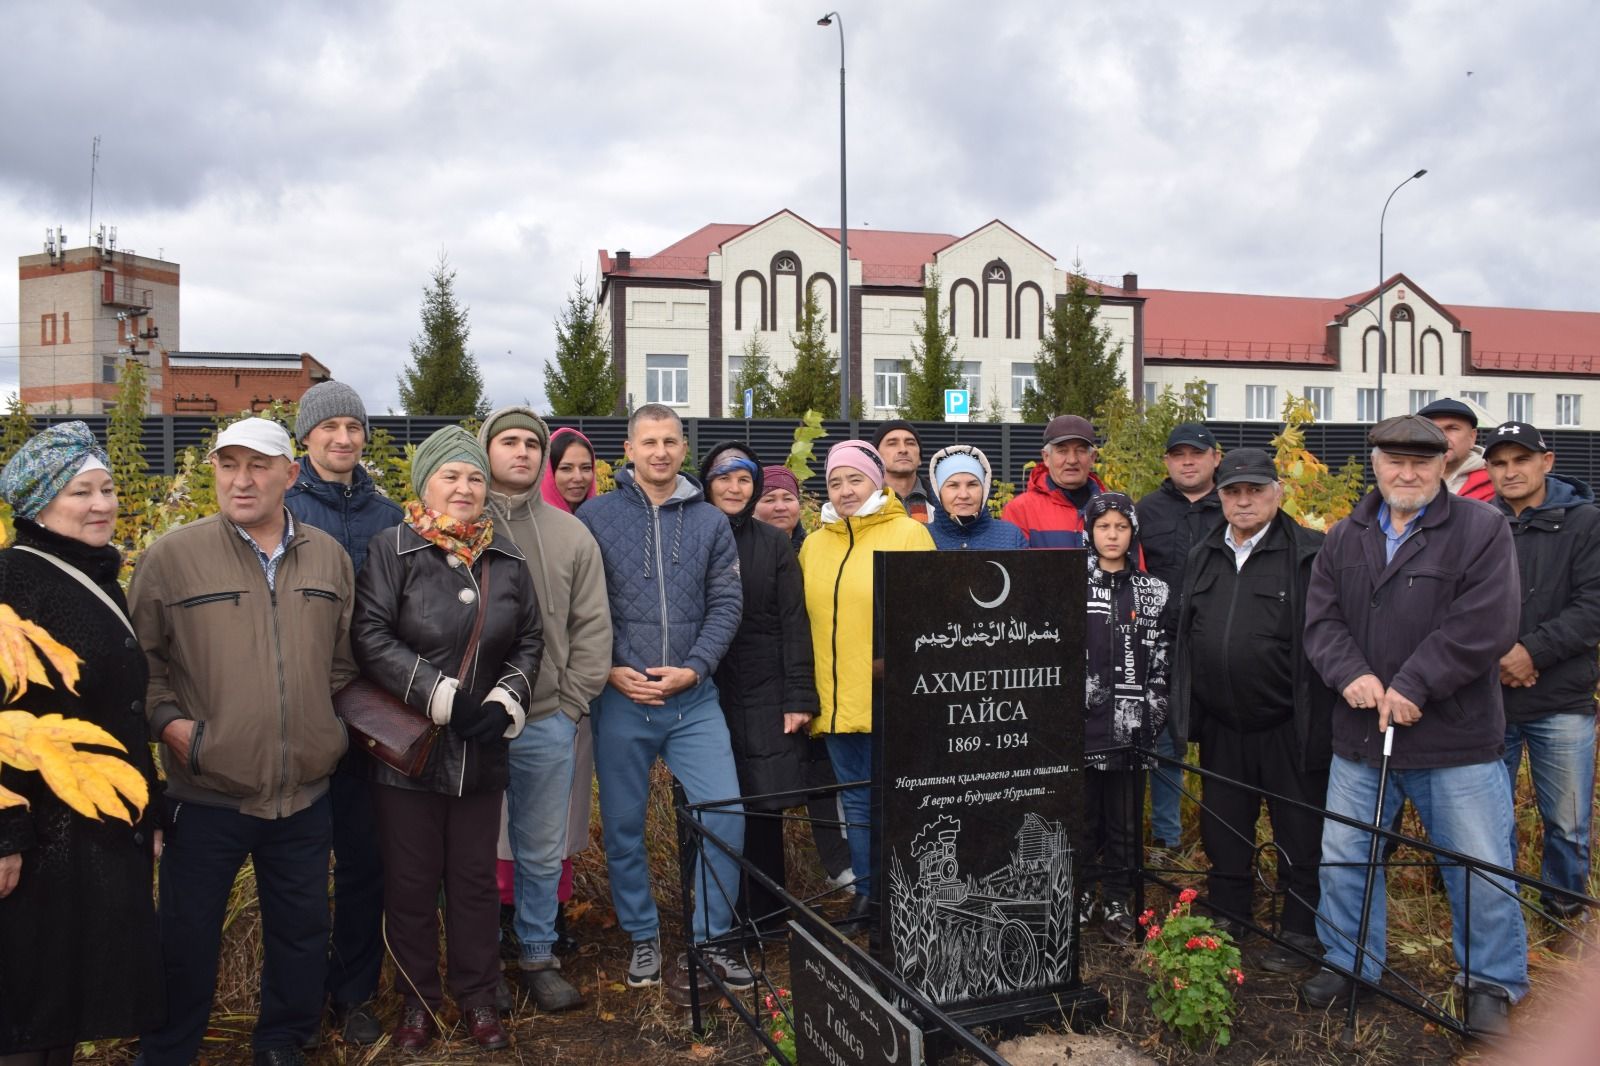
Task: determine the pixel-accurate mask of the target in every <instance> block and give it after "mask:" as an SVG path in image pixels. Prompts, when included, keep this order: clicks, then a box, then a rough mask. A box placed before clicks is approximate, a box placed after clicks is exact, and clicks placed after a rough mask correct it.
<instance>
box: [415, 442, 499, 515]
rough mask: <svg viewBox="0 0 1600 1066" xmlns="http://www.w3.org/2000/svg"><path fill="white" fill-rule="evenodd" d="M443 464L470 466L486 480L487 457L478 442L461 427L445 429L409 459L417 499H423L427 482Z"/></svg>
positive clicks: (487, 470)
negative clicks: (468, 464) (469, 464)
mask: <svg viewBox="0 0 1600 1066" xmlns="http://www.w3.org/2000/svg"><path fill="white" fill-rule="evenodd" d="M446 463H471V464H472V465H473V466H475V467H477V468H478V469H479V470H481V471H483V476H484V477H488V476H489V456H488V455H487V454H486V453H485V452H484V450H483V445H481V444H479V443H478V438H477V437H474V436H473V435H472V434H471V433H468V432H467V431H466V430H464V429H462V428H461V427H460V426H446V427H444V428H443V429H441V430H438V431H437V432H435V433H434V434H433V435H432V436H430V437H429V438H428V439H427V440H425V441H423V442H422V443H421V444H419V445H417V453H416V454H415V455H414V456H412V457H411V491H413V492H415V493H416V494H417V499H419V500H420V499H421V498H422V490H423V488H424V487H425V486H426V485H427V484H428V479H429V478H431V477H433V475H434V474H435V473H436V472H437V471H438V469H439V468H440V467H441V466H443V465H444V464H446Z"/></svg>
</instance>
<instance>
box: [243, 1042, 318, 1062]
mask: <svg viewBox="0 0 1600 1066" xmlns="http://www.w3.org/2000/svg"><path fill="white" fill-rule="evenodd" d="M250 1059H251V1061H252V1062H254V1063H255V1066H305V1062H306V1057H305V1055H304V1054H302V1053H301V1051H300V1049H299V1048H297V1047H294V1046H293V1045H288V1046H285V1047H267V1048H256V1049H255V1051H254V1052H252V1053H251V1056H250Z"/></svg>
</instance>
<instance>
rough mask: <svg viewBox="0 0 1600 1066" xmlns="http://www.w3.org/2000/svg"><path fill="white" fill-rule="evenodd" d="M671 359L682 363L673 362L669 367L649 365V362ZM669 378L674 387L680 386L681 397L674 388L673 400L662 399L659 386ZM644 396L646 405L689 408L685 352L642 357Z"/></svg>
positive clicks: (687, 362) (687, 364) (687, 367)
mask: <svg viewBox="0 0 1600 1066" xmlns="http://www.w3.org/2000/svg"><path fill="white" fill-rule="evenodd" d="M655 359H671V360H680V359H681V360H682V363H678V362H673V363H671V364H670V365H655V366H652V365H651V360H655ZM669 378H670V380H671V381H672V383H673V385H674V386H677V385H681V386H682V387H683V391H682V393H681V396H680V395H679V394H678V392H677V389H676V387H675V388H674V389H673V398H666V397H663V396H662V394H661V392H662V390H661V385H662V384H663V382H665V381H667V380H668V379H669ZM644 395H645V402H646V403H659V404H664V405H666V406H667V407H688V406H689V356H688V353H686V352H651V353H648V354H646V355H645V357H644Z"/></svg>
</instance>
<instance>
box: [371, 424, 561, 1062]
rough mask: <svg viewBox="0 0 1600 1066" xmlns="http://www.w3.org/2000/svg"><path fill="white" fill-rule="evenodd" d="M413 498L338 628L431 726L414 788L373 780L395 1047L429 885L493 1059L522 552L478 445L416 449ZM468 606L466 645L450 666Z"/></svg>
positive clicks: (434, 972) (530, 674)
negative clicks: (498, 509) (503, 811)
mask: <svg viewBox="0 0 1600 1066" xmlns="http://www.w3.org/2000/svg"><path fill="white" fill-rule="evenodd" d="M411 485H412V488H413V489H415V490H416V493H417V499H414V500H410V501H408V502H407V503H406V505H405V521H403V522H402V523H401V524H400V525H398V526H395V527H394V528H393V529H388V530H384V531H383V532H382V533H379V534H378V535H377V536H375V537H373V538H372V541H371V543H370V546H369V547H368V549H367V561H366V564H365V565H364V566H362V568H361V575H360V577H359V578H358V579H357V582H356V607H355V614H354V617H353V618H352V619H351V622H350V642H351V645H352V646H353V648H354V649H355V653H356V660H357V661H358V662H359V663H360V664H361V670H362V672H363V673H364V674H365V675H366V676H367V678H369V679H370V680H371V681H373V682H375V683H376V684H378V685H380V686H382V687H383V688H384V689H386V690H387V691H388V692H390V693H391V694H393V695H394V696H396V697H397V698H399V699H402V700H404V701H405V702H406V703H407V704H408V705H409V706H410V707H411V708H412V709H413V710H414V711H416V712H417V713H418V714H420V715H426V716H427V717H429V718H431V719H432V721H433V722H434V724H435V725H438V726H441V727H443V728H442V729H441V730H440V733H439V737H438V740H437V742H436V743H435V745H434V748H433V751H432V753H431V754H430V755H429V756H428V761H427V764H426V765H425V766H424V767H423V769H422V771H421V773H420V774H418V775H417V776H416V777H407V776H405V775H404V774H402V773H400V772H399V771H397V770H395V769H393V768H392V767H390V766H388V765H387V764H384V763H376V762H375V766H374V771H373V801H374V806H375V807H376V808H377V812H378V837H379V845H380V847H381V848H382V851H383V877H384V900H383V906H384V919H385V923H386V931H387V934H388V941H389V949H390V951H391V953H392V954H393V955H394V958H395V962H396V964H397V965H398V967H399V974H398V976H397V977H396V979H395V985H396V987H397V988H398V990H399V992H400V995H401V998H402V999H403V1000H404V1004H405V1005H404V1009H403V1010H402V1011H401V1015H400V1024H399V1025H398V1026H397V1027H396V1028H395V1031H394V1046H395V1047H397V1048H400V1049H402V1050H411V1051H415V1050H419V1049H421V1048H424V1047H426V1046H427V1045H428V1044H430V1043H431V1042H432V1041H433V1037H434V1036H435V1034H436V1032H437V1027H436V1023H437V1019H438V1014H439V1008H440V1006H441V1005H442V1003H443V999H444V991H443V987H442V985H441V984H440V981H439V932H438V920H437V909H438V899H439V889H440V887H441V885H442V886H443V888H444V897H445V919H444V924H445V940H446V942H447V944H448V950H449V958H448V968H449V971H450V991H451V994H452V996H453V997H454V998H455V1001H456V1006H457V1007H458V1008H460V1010H461V1018H462V1022H463V1024H465V1025H466V1027H467V1029H468V1033H469V1036H470V1037H471V1039H472V1040H473V1041H474V1042H476V1043H477V1044H478V1046H479V1047H482V1048H484V1049H485V1050H497V1049H499V1048H503V1047H506V1046H507V1045H508V1044H509V1042H510V1041H509V1039H508V1038H507V1036H506V1033H505V1029H504V1027H503V1026H502V1025H501V1024H500V1018H499V1015H498V1014H497V1012H496V1010H495V987H496V985H498V984H499V980H500V958H499V947H498V944H499V939H500V900H499V894H498V892H497V890H496V887H495V845H496V843H497V842H498V837H499V831H500V804H501V800H502V797H503V796H504V794H505V789H506V782H507V780H508V777H509V758H508V745H509V741H510V739H511V738H512V737H514V736H516V735H517V734H518V733H520V732H521V731H522V724H523V722H524V720H525V714H524V711H523V708H525V707H527V706H528V702H529V699H530V697H531V695H532V692H533V685H534V681H535V679H536V678H537V677H538V674H539V662H540V657H541V655H542V654H543V652H544V639H543V636H542V633H541V629H540V624H539V605H538V602H537V600H536V598H535V596H534V590H533V581H532V579H531V578H530V577H529V576H528V564H527V562H526V561H525V560H524V559H523V556H522V553H521V552H520V551H518V550H517V546H516V544H515V542H513V541H512V539H511V538H510V537H497V536H496V535H495V529H494V522H493V520H492V519H491V518H490V516H489V514H488V513H487V512H485V510H484V505H485V502H486V500H487V499H488V491H489V457H488V456H487V455H486V454H484V450H483V446H482V445H481V444H479V443H478V440H477V438H476V437H474V436H472V434H470V433H468V432H466V431H465V430H463V429H461V428H460V427H459V426H450V427H448V428H446V429H442V430H440V431H439V432H437V433H435V434H433V436H431V437H429V438H428V439H427V440H425V441H423V442H422V446H421V447H419V448H418V449H417V452H416V455H415V457H414V458H413V459H412V461H411ZM480 609H481V610H482V612H483V615H482V618H483V621H482V631H481V633H480V634H479V637H478V644H477V648H476V651H475V653H474V654H473V655H471V656H470V658H467V661H463V659H464V658H466V653H467V650H468V644H469V643H470V638H471V634H472V633H473V631H474V629H475V627H476V626H477V623H478V617H479V611H480Z"/></svg>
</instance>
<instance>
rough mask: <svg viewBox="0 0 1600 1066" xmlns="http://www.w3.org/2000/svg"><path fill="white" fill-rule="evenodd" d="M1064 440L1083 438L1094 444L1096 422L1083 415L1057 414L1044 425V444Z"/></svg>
mask: <svg viewBox="0 0 1600 1066" xmlns="http://www.w3.org/2000/svg"><path fill="white" fill-rule="evenodd" d="M1064 440H1081V441H1083V442H1084V443H1085V444H1088V445H1091V446H1092V445H1093V444H1094V423H1093V422H1090V421H1089V420H1088V419H1087V418H1084V417H1083V416H1082V415H1056V416H1055V417H1054V418H1052V419H1051V420H1050V424H1049V425H1047V426H1045V427H1044V444H1045V447H1047V448H1048V447H1049V446H1050V445H1052V444H1058V443H1060V442H1061V441H1064Z"/></svg>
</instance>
